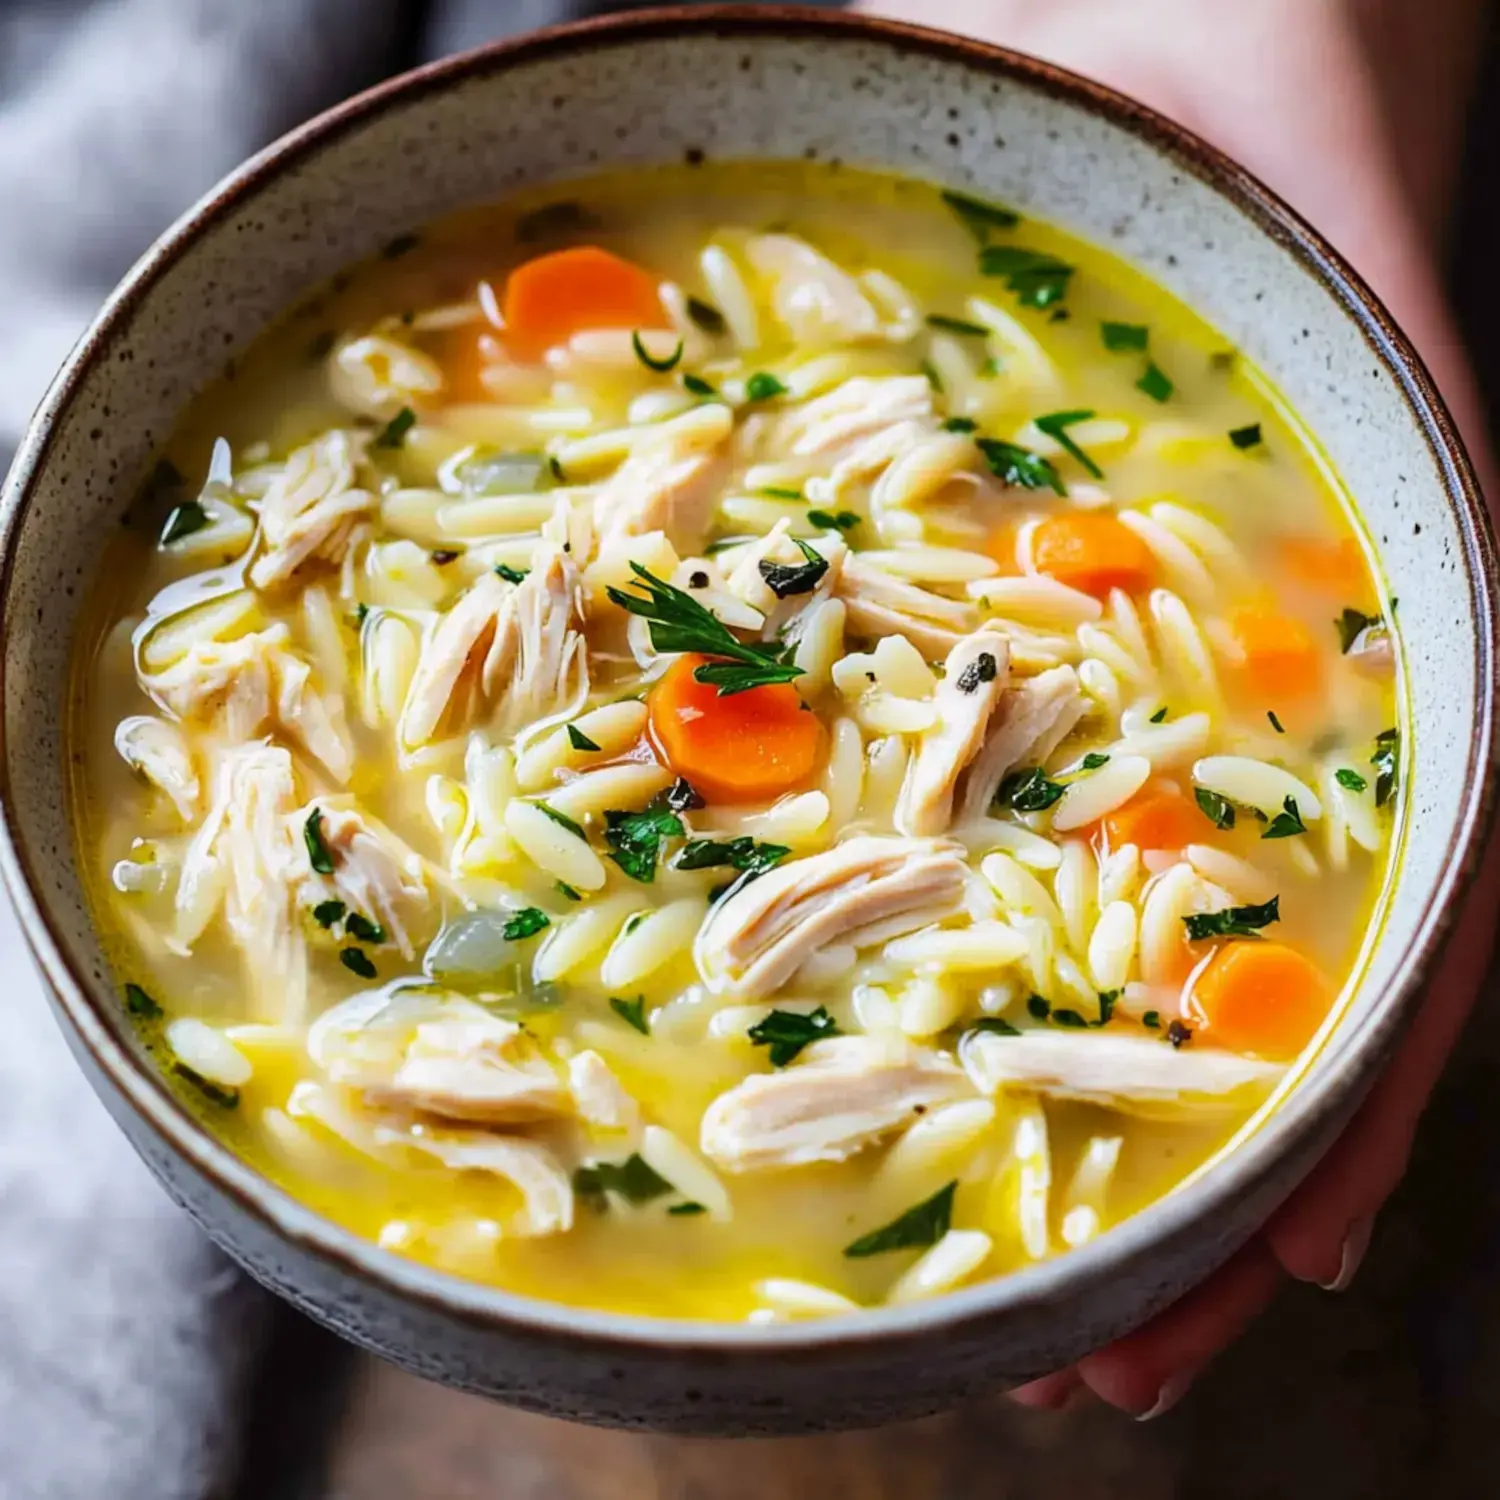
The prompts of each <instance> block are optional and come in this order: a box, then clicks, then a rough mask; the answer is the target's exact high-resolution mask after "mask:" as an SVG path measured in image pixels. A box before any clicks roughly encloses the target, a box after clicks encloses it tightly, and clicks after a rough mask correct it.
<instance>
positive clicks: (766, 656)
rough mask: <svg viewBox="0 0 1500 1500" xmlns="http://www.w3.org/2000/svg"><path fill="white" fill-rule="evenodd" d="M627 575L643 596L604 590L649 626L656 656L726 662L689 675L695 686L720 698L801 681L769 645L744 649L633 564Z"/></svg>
mask: <svg viewBox="0 0 1500 1500" xmlns="http://www.w3.org/2000/svg"><path fill="white" fill-rule="evenodd" d="M809 550H811V549H809ZM819 561H820V562H823V563H824V566H825V568H826V566H827V564H826V561H824V559H822V558H820V559H819ZM630 569H631V572H633V573H634V574H635V576H636V582H637V586H638V587H639V588H642V589H644V590H645V593H644V594H642V593H627V592H626V591H625V590H623V589H617V588H610V589H608V590H607V592H608V594H609V597H610V599H611V601H612V602H613V603H615V604H618V605H619V606H620V608H621V609H624V610H628V611H629V612H630V613H631V614H633V615H639V616H640V617H641V618H642V619H644V620H647V621H649V622H650V625H651V645H652V646H653V648H654V649H655V650H657V651H661V652H668V653H671V652H696V653H700V654H702V655H704V656H717V657H727V658H729V660H728V662H723V661H720V662H709V663H707V664H706V665H704V666H701V667H698V668H696V669H695V671H694V672H693V677H694V678H695V679H696V680H697V681H698V682H707V683H712V684H714V685H716V686H717V687H718V689H719V695H720V696H721V697H727V696H728V695H729V694H731V693H742V692H745V691H747V690H748V689H750V688H754V687H762V686H764V685H765V684H767V683H775V682H792V681H794V680H795V679H796V678H798V677H800V676H801V675H802V668H801V667H798V666H795V665H794V664H792V663H791V662H787V661H778V660H777V659H776V654H775V653H776V647H775V646H774V645H760V644H757V645H749V644H747V643H745V642H743V641H741V640H740V639H739V638H738V637H737V636H735V635H733V634H732V633H731V632H730V630H729V627H728V626H727V625H725V624H724V622H723V621H722V620H720V619H718V618H717V617H716V616H715V615H713V614H711V613H710V612H709V611H708V610H706V609H705V608H704V607H703V606H702V605H701V604H699V603H698V601H697V600H696V599H694V598H693V596H692V595H691V594H687V593H684V592H683V591H682V590H681V589H678V588H673V587H672V585H671V584H670V583H663V582H662V580H661V579H660V578H657V577H656V576H655V575H654V574H652V573H650V572H648V571H647V570H646V569H645V568H643V567H642V566H641V565H640V564H639V563H635V562H633V563H631V565H630Z"/></svg>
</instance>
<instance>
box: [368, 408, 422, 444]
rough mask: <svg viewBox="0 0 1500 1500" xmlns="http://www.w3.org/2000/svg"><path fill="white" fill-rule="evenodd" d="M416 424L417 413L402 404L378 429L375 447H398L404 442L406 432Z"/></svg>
mask: <svg viewBox="0 0 1500 1500" xmlns="http://www.w3.org/2000/svg"><path fill="white" fill-rule="evenodd" d="M416 425H417V414H416V412H414V411H413V410H412V409H411V407H409V406H403V407H402V408H401V410H400V411H398V412H397V413H396V415H395V416H394V417H392V418H391V420H390V421H389V422H387V423H386V424H385V426H384V427H382V428H381V430H380V436H379V437H377V438H376V439H375V447H377V448H400V447H402V446H403V445H404V444H405V442H406V434H407V433H408V432H410V431H411V430H412V428H413V427H415V426H416Z"/></svg>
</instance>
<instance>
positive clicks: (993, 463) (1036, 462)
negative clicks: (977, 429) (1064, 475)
mask: <svg viewBox="0 0 1500 1500" xmlns="http://www.w3.org/2000/svg"><path fill="white" fill-rule="evenodd" d="M975 443H976V444H977V446H978V448H979V451H980V452H981V453H982V454H984V457H985V462H986V463H988V464H989V466H990V472H991V473H993V474H994V476H995V477H996V478H997V479H998V480H1000V482H1001V483H1002V484H1008V485H1012V486H1015V487H1017V488H1020V489H1023V490H1040V489H1049V490H1051V491H1052V492H1053V493H1054V494H1056V495H1063V496H1066V495H1067V493H1068V487H1067V485H1065V484H1064V483H1063V482H1062V479H1061V477H1060V476H1059V475H1058V472H1057V470H1056V469H1055V468H1053V467H1052V463H1051V461H1050V460H1049V459H1045V458H1043V457H1042V455H1041V454H1040V453H1033V452H1032V451H1031V449H1030V448H1023V447H1021V445H1020V444H1019V443H1007V442H1006V441H1005V440H1004V439H1002V438H976V439H975Z"/></svg>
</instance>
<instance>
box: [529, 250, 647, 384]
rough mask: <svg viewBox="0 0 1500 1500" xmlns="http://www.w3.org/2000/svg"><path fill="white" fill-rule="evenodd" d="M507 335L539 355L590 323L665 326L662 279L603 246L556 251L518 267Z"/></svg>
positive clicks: (597, 325)
mask: <svg viewBox="0 0 1500 1500" xmlns="http://www.w3.org/2000/svg"><path fill="white" fill-rule="evenodd" d="M504 314H505V337H506V344H507V346H508V347H509V349H510V351H511V353H512V354H514V355H517V356H518V357H519V358H521V359H536V358H538V357H539V356H540V355H542V354H544V353H545V352H546V351H547V350H548V349H550V348H552V347H553V346H554V345H555V344H561V343H563V342H565V341H566V340H567V339H568V338H570V337H571V336H572V335H573V334H575V333H578V332H579V331H580V330H582V329H585V328H664V327H666V317H665V315H664V314H663V312H662V305H661V297H660V296H659V294H658V293H657V289H656V278H655V277H653V276H652V275H651V274H650V273H649V272H648V271H644V270H642V269H641V267H640V266H637V265H632V264H631V263H630V262H629V261H628V260H621V259H620V257H619V256H618V255H611V254H610V252H609V251H608V250H601V249H600V248H599V246H597V245H578V246H575V247H574V248H573V249H571V250H554V251H553V252H552V253H551V254H550V255H539V256H537V258H536V259H535V260H529V261H527V262H526V263H525V265H522V266H517V267H516V269H515V270H514V271H512V272H511V273H510V278H509V279H508V280H507V281H506V283H505V306H504Z"/></svg>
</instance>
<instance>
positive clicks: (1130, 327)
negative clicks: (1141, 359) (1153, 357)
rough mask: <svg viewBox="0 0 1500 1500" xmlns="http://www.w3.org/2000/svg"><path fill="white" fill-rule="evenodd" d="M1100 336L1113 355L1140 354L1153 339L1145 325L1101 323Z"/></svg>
mask: <svg viewBox="0 0 1500 1500" xmlns="http://www.w3.org/2000/svg"><path fill="white" fill-rule="evenodd" d="M1099 334H1100V336H1101V337H1102V338H1103V340H1104V347H1105V348H1106V349H1108V350H1109V352H1110V353H1111V354H1126V353H1140V352H1142V351H1144V349H1145V347H1146V341H1147V340H1148V339H1149V338H1150V337H1151V330H1150V329H1149V328H1147V327H1146V325H1145V324H1144V323H1101V324H1100V325H1099Z"/></svg>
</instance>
